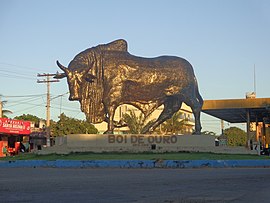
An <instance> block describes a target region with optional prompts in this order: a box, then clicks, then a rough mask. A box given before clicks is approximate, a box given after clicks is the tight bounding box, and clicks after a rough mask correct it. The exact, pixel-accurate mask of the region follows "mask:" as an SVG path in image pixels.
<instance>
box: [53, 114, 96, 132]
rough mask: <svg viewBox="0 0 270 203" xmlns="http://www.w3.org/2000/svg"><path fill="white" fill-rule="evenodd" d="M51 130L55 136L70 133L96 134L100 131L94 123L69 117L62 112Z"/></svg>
mask: <svg viewBox="0 0 270 203" xmlns="http://www.w3.org/2000/svg"><path fill="white" fill-rule="evenodd" d="M51 132H52V135H53V136H61V135H68V134H86V133H87V134H88V133H89V134H96V133H98V130H97V129H96V128H95V126H94V125H93V124H90V123H88V122H86V121H83V120H79V119H75V118H70V117H67V116H66V115H65V114H64V113H62V114H61V115H60V116H59V120H58V121H57V122H52V124H51Z"/></svg>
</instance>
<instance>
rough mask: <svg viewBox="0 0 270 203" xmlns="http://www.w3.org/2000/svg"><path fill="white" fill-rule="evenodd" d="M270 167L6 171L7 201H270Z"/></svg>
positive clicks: (2, 175) (0, 196) (0, 188)
mask: <svg viewBox="0 0 270 203" xmlns="http://www.w3.org/2000/svg"><path fill="white" fill-rule="evenodd" d="M269 188H270V169H269V168H226V169H224V168H223V169H215V168H203V169H108V168H107V169H87V168H84V169H80V168H77V169H71V168H66V169H60V168H0V200H1V202H65V203H69V202H100V203H103V202H104V203H107V202H108V203H109V202H110V203H111V202H117V203H118V202H120V203H121V202H157V203H161V202H164V203H168V202H171V203H177V202H183V203H195V202H196V203H197V202H198V203H203V202H245V203H247V202H268V201H269V199H270V192H269Z"/></svg>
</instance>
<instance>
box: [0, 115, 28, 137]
mask: <svg viewBox="0 0 270 203" xmlns="http://www.w3.org/2000/svg"><path fill="white" fill-rule="evenodd" d="M0 133H8V134H22V135H29V134H30V121H22V120H12V119H9V118H0Z"/></svg>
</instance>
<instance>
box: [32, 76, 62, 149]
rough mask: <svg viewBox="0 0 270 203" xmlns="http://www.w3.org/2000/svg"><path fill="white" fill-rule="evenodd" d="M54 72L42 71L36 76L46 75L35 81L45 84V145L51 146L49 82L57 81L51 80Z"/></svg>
mask: <svg viewBox="0 0 270 203" xmlns="http://www.w3.org/2000/svg"><path fill="white" fill-rule="evenodd" d="M55 75H56V74H50V73H47V74H45V73H43V74H37V77H46V79H43V80H37V83H46V84H47V105H46V137H47V147H50V146H51V143H50V135H51V131H50V120H51V113H50V107H51V104H50V103H51V97H50V83H52V82H59V80H51V78H50V77H52V76H55Z"/></svg>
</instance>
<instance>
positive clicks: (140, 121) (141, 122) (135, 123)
mask: <svg viewBox="0 0 270 203" xmlns="http://www.w3.org/2000/svg"><path fill="white" fill-rule="evenodd" d="M147 120H148V117H145V116H144V114H143V113H142V112H140V114H139V116H136V114H135V111H134V110H130V111H129V114H128V113H126V114H124V116H123V121H124V122H125V123H126V124H127V126H128V128H129V133H131V134H140V133H141V132H142V130H143V129H144V128H145V127H146V126H148V125H150V124H151V123H152V122H153V120H151V121H149V122H147Z"/></svg>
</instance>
